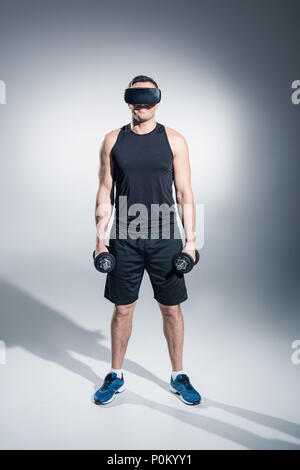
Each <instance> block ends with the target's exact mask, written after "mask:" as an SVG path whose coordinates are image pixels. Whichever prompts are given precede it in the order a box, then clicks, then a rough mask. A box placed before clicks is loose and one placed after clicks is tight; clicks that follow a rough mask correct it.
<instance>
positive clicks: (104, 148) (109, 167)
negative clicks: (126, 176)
mask: <svg viewBox="0 0 300 470" xmlns="http://www.w3.org/2000/svg"><path fill="white" fill-rule="evenodd" d="M111 149H112V142H111V139H109V138H108V136H105V137H104V139H103V140H102V143H101V148H100V164H99V188H100V187H102V188H105V189H107V190H109V191H110V190H112V187H113V161H112V158H111Z"/></svg>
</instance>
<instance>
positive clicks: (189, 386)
mask: <svg viewBox="0 0 300 470" xmlns="http://www.w3.org/2000/svg"><path fill="white" fill-rule="evenodd" d="M180 382H181V383H182V384H183V385H185V387H186V389H187V390H194V387H193V386H192V384H191V382H190V379H189V378H188V376H187V375H185V374H183V375H182V379H181V380H180Z"/></svg>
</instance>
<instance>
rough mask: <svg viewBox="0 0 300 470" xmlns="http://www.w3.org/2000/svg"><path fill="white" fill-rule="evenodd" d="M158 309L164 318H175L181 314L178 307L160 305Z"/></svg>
mask: <svg viewBox="0 0 300 470" xmlns="http://www.w3.org/2000/svg"><path fill="white" fill-rule="evenodd" d="M159 307H160V310H161V313H162V314H163V316H165V317H176V316H178V315H179V314H180V313H181V311H180V305H163V304H161V303H160V304H159Z"/></svg>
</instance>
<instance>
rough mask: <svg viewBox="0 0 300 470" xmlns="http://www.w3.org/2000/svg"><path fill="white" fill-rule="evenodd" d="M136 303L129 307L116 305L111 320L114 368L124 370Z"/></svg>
mask: <svg viewBox="0 0 300 470" xmlns="http://www.w3.org/2000/svg"><path fill="white" fill-rule="evenodd" d="M135 305H136V301H135V302H133V303H131V304H128V305H117V304H116V305H115V308H114V313H113V316H112V320H111V351H112V368H113V369H122V365H123V361H124V357H125V353H126V349H127V344H128V341H129V338H130V335H131V330H132V315H133V311H134V309H135Z"/></svg>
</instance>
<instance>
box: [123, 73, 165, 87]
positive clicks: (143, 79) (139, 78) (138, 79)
mask: <svg viewBox="0 0 300 470" xmlns="http://www.w3.org/2000/svg"><path fill="white" fill-rule="evenodd" d="M137 82H151V83H153V85H154V86H155V87H156V88H158V85H157V83H156V81H155V80H153V78H151V77H147V75H137V76H136V77H134V78H133V79H132V80H131V82H130V83H129V85H128V88H130V87H132V86H133V85H134V84H135V83H137Z"/></svg>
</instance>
